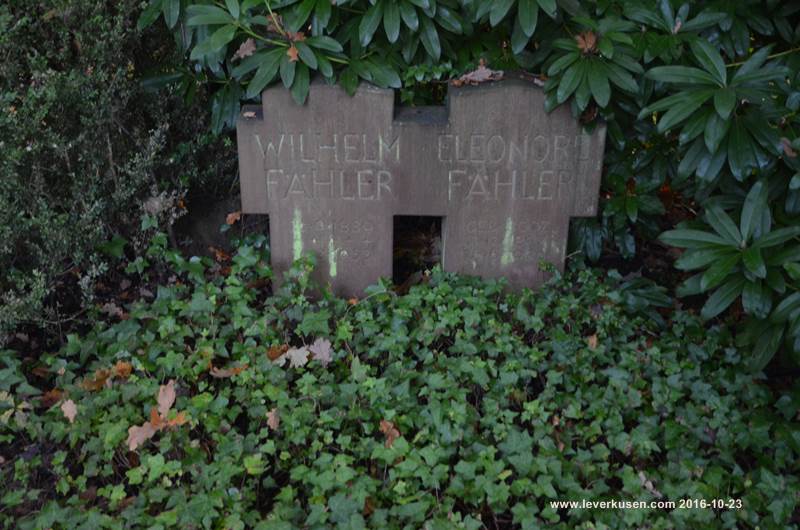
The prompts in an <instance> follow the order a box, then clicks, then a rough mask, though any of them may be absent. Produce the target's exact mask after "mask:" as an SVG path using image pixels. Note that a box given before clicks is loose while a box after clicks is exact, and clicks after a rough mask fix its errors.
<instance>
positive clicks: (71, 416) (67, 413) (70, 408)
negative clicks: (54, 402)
mask: <svg viewBox="0 0 800 530" xmlns="http://www.w3.org/2000/svg"><path fill="white" fill-rule="evenodd" d="M61 412H63V413H64V417H65V418H67V419H68V420H69V422H70V423H73V422H74V421H75V416H77V415H78V407H77V405H75V402H74V401H72V400H71V399H68V400H66V401H65V402H64V403H62V404H61Z"/></svg>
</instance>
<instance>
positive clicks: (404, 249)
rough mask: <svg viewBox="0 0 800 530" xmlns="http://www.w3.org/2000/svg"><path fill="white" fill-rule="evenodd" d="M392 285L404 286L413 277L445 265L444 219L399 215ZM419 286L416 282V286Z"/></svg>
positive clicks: (396, 225)
mask: <svg viewBox="0 0 800 530" xmlns="http://www.w3.org/2000/svg"><path fill="white" fill-rule="evenodd" d="M393 235H394V239H393V252H392V281H393V282H394V283H395V285H403V284H404V283H405V282H407V281H413V278H412V276H414V275H416V274H417V273H420V272H422V271H424V270H426V269H430V268H431V267H433V266H434V265H436V264H437V263H441V261H442V217H436V216H427V215H426V216H423V215H395V216H394V234H393ZM414 283H416V282H414Z"/></svg>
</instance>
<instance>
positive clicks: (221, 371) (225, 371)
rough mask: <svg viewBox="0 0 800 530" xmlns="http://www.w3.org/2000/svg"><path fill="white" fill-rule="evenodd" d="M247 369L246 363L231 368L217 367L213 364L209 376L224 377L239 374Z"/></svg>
mask: <svg viewBox="0 0 800 530" xmlns="http://www.w3.org/2000/svg"><path fill="white" fill-rule="evenodd" d="M245 370H247V365H246V364H243V365H242V366H233V367H231V368H217V367H215V366H212V367H211V370H210V373H211V377H216V378H217V379H224V378H226V377H233V376H234V375H236V374H240V373H242V372H244V371H245Z"/></svg>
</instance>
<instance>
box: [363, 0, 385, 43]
mask: <svg viewBox="0 0 800 530" xmlns="http://www.w3.org/2000/svg"><path fill="white" fill-rule="evenodd" d="M384 1H385V0H378V2H376V3H375V5H372V6H370V7H369V9H367V12H366V13H364V15H363V16H362V17H361V22H360V23H359V25H358V40H359V42H360V43H361V45H362V46H366V45H367V44H369V43H370V42H371V41H372V36H373V35H374V34H375V30H377V29H378V25H379V24H380V23H381V17H382V16H383V4H384Z"/></svg>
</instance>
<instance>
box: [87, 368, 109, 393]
mask: <svg viewBox="0 0 800 530" xmlns="http://www.w3.org/2000/svg"><path fill="white" fill-rule="evenodd" d="M109 377H111V370H108V369H106V368H101V369H99V370H95V372H94V376H93V377H91V378H88V377H87V378H86V379H84V380H83V382H82V383H81V386H82V387H83V388H84V389H85V390H89V391H90V392H97V391H98V390H102V389H103V387H104V386H106V383H107V382H108V379H109Z"/></svg>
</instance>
